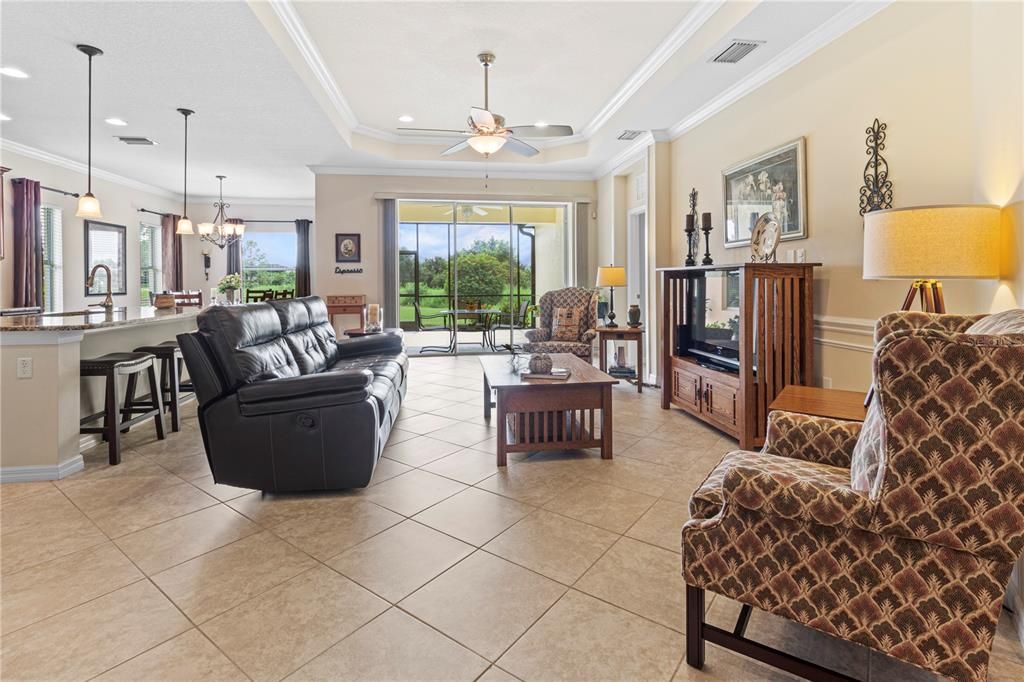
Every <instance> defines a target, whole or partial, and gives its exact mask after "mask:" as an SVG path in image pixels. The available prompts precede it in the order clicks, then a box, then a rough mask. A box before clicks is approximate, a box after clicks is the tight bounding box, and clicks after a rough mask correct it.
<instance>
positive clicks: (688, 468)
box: [0, 357, 1024, 681]
mask: <svg viewBox="0 0 1024 682" xmlns="http://www.w3.org/2000/svg"><path fill="white" fill-rule="evenodd" d="M411 372H412V378H411V382H410V389H409V395H408V398H407V401H406V404H405V406H404V407H403V409H402V416H401V421H400V423H399V424H398V428H397V429H396V430H395V431H394V432H393V434H392V436H391V440H390V443H389V445H388V448H387V449H386V450H385V452H384V459H382V460H381V461H380V464H379V465H378V467H377V470H376V474H375V477H374V480H373V483H372V485H371V486H370V487H368V488H366V489H364V490H358V491H350V492H347V493H338V494H319V495H303V496H277V497H275V496H263V495H262V494H261V493H259V492H252V491H249V490H242V489H238V488H231V487H228V486H224V485H217V484H215V483H214V482H213V480H212V478H211V476H210V473H209V469H208V467H207V464H206V456H205V454H204V453H203V450H202V444H201V441H200V438H199V433H198V429H197V424H196V418H195V410H194V407H192V408H190V409H189V410H188V417H187V418H186V419H185V426H184V429H183V431H182V432H181V433H178V434H173V435H171V436H170V437H169V438H168V439H167V440H166V441H163V442H160V441H156V440H155V436H154V434H153V431H152V428H151V427H147V428H137V429H134V430H133V431H132V433H130V434H129V435H128V437H127V446H128V449H127V451H126V453H125V455H124V462H123V463H122V464H121V465H120V466H117V467H109V466H107V464H106V461H105V458H106V455H105V450H104V449H103V448H98V449H96V450H94V451H92V452H90V453H88V455H87V468H86V471H84V472H82V473H80V474H77V475H75V476H73V477H71V478H68V479H65V480H63V481H57V482H55V483H49V482H41V483H21V484H6V485H3V486H0V514H2V524H0V531H2V536H0V552H2V559H0V571H2V572H0V578H2V581H0V582H2V595H0V646H2V650H0V656H2V660H0V663H2V669H0V676H2V677H3V679H5V680H65V679H67V680H78V679H81V680H85V679H91V678H97V677H98V678H101V679H104V680H143V679H144V680H174V681H184V680H189V681H191V680H200V679H215V680H236V679H237V680H244V679H252V680H278V679H283V678H289V679H298V680H514V679H522V680H588V681H593V680H673V679H674V680H709V681H710V680H776V679H789V678H788V676H786V675H783V674H780V673H777V672H775V671H773V670H771V669H768V668H765V667H762V666H760V665H759V664H757V663H754V662H752V661H749V660H747V659H745V658H742V657H740V656H737V655H734V654H732V653H729V652H727V651H724V650H721V649H718V648H716V647H714V646H710V645H709V647H708V654H707V665H706V667H705V669H704V670H703V671H696V670H693V669H691V668H689V667H687V666H686V665H685V663H681V659H682V655H683V624H684V622H685V621H684V614H683V598H682V583H681V580H680V577H679V528H680V526H681V525H682V523H683V522H684V521H685V519H686V518H687V511H686V500H687V499H688V497H689V495H690V493H691V491H692V490H693V489H694V488H695V487H696V486H697V485H698V484H699V483H700V481H701V480H702V479H703V477H704V475H705V474H706V472H707V471H708V470H709V469H710V468H711V467H712V466H714V464H715V463H717V461H718V460H719V459H720V457H721V456H722V454H724V453H725V452H726V451H727V450H729V449H731V448H732V447H734V443H733V442H732V441H730V440H729V439H727V438H724V437H722V436H720V435H719V434H717V433H716V432H714V431H711V430H709V429H707V428H705V427H703V426H701V425H700V424H698V423H696V422H694V421H692V420H691V419H689V418H687V417H685V416H683V415H682V414H680V413H678V412H666V411H663V410H661V409H660V407H659V397H658V394H657V392H656V391H654V390H650V391H647V392H645V393H644V394H643V395H642V396H641V395H637V393H636V392H635V389H634V388H633V387H629V386H620V387H617V388H616V389H615V401H616V406H615V428H616V433H615V459H613V460H611V461H603V460H601V459H600V458H599V457H598V455H597V454H596V453H594V452H573V453H555V454H552V453H547V454H537V455H534V456H531V457H526V456H523V455H516V456H513V457H511V459H510V464H509V467H508V468H507V470H506V471H500V472H499V471H497V470H496V468H495V465H494V454H493V453H494V433H493V430H492V429H491V428H490V426H489V425H488V423H487V422H486V421H485V420H484V419H483V409H482V400H483V398H482V394H481V390H480V389H481V377H480V369H479V364H478V362H477V360H476V359H475V358H472V357H461V358H451V357H435V358H416V359H414V360H413V361H412V368H411ZM710 597H711V596H710V595H709V600H708V605H707V608H708V619H709V620H710V621H711V622H714V623H717V624H721V625H726V624H728V625H730V627H731V621H733V620H734V619H735V616H736V613H737V611H738V605H737V604H736V603H735V602H731V601H730V600H728V599H724V598H720V597H716V598H710ZM748 632H749V633H750V635H751V636H752V637H754V638H756V639H758V640H760V641H763V642H765V643H768V644H771V645H773V646H777V647H780V648H782V649H785V650H788V651H791V652H794V653H797V654H799V655H802V656H805V657H810V658H812V659H814V660H817V661H819V662H823V663H827V664H828V665H830V666H833V667H838V668H840V669H841V670H843V671H845V672H847V673H848V674H850V675H852V676H854V677H856V678H859V679H863V680H867V679H871V680H928V679H935V678H934V677H933V676H931V675H928V674H925V673H923V672H921V671H919V670H916V669H914V668H910V667H907V666H905V665H902V664H900V663H898V662H896V661H893V660H892V659H888V658H886V657H884V656H880V655H876V654H873V653H870V652H868V651H867V650H866V649H862V648H860V647H857V646H853V645H849V644H846V643H843V642H840V641H837V640H833V639H831V638H829V637H827V636H824V635H820V634H818V633H815V632H812V631H810V630H807V629H806V628H803V627H801V626H798V625H796V624H794V623H790V622H787V621H783V620H781V619H778V618H774V617H772V616H769V615H766V614H763V613H755V615H754V617H753V618H752V620H751V624H750V627H749V630H748ZM995 650H996V655H995V657H994V659H993V667H992V672H991V676H990V677H991V679H993V680H1021V679H1024V653H1022V650H1021V647H1020V646H1019V644H1018V643H1017V642H1016V641H1015V640H1014V638H1013V634H1012V628H1011V624H1010V621H1009V618H1008V617H1004V620H1003V622H1002V624H1001V627H1000V631H999V634H998V638H997V641H996V644H995Z"/></svg>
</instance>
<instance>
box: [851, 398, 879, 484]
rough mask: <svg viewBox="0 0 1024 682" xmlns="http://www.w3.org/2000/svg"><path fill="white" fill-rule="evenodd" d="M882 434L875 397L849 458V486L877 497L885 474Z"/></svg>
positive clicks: (877, 401) (877, 403)
mask: <svg viewBox="0 0 1024 682" xmlns="http://www.w3.org/2000/svg"><path fill="white" fill-rule="evenodd" d="M884 436H885V420H884V419H883V417H882V408H881V407H880V406H879V400H878V399H877V398H876V399H875V400H872V401H871V406H870V407H868V414H867V416H866V417H865V418H864V426H862V427H861V429H860V434H859V435H858V436H857V444H856V445H854V446H853V456H852V457H851V458H850V487H851V488H853V489H854V490H856V491H857V492H861V493H868V494H870V495H871V497H872V498H876V497H878V494H879V493H880V492H881V491H882V479H883V478H884V476H885V442H884Z"/></svg>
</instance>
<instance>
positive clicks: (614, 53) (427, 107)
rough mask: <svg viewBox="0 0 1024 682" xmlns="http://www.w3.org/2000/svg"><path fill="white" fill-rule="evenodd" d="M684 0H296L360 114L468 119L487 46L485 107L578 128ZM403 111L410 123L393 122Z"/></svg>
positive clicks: (444, 123) (423, 121) (679, 13)
mask: <svg viewBox="0 0 1024 682" xmlns="http://www.w3.org/2000/svg"><path fill="white" fill-rule="evenodd" d="M692 7H693V3H688V2H633V3H629V4H628V7H627V6H626V3H622V2H571V3H570V2H521V3H508V2H504V3H497V2H491V3H424V2H397V3H392V2H345V3H340V2H333V3H329V2H323V3H313V2H303V3H295V8H296V10H297V12H298V15H299V18H300V19H301V20H302V23H303V24H304V25H305V26H306V29H307V31H308V33H309V36H310V38H311V39H312V40H313V42H314V43H315V44H316V46H317V47H318V48H319V51H320V54H321V56H322V58H323V61H324V63H325V64H326V65H327V67H328V69H330V71H331V74H332V75H333V76H334V79H335V81H336V83H337V85H338V87H339V88H340V89H341V92H343V93H344V95H345V98H346V99H347V100H348V102H349V104H350V106H351V107H352V109H353V111H354V113H355V115H356V117H357V118H358V120H359V122H360V123H361V124H363V125H366V126H369V127H371V128H376V129H378V130H384V131H390V132H394V131H395V128H396V127H397V126H400V125H415V126H423V127H430V128H457V129H461V128H464V127H465V122H466V116H467V115H468V113H469V107H470V106H483V69H482V68H481V67H480V64H479V63H478V61H477V59H476V55H477V54H478V53H480V52H481V51H483V50H488V51H490V52H493V53H494V54H495V55H496V56H497V60H496V62H495V64H494V66H493V68H492V69H491V83H490V91H491V99H490V104H491V110H492V111H495V112H499V113H501V114H503V115H504V116H505V118H506V120H507V121H508V123H509V124H510V125H531V124H533V123H534V122H535V121H537V120H545V121H547V122H549V123H560V124H569V125H572V126H573V127H574V128H576V129H577V130H581V129H582V128H583V127H584V126H585V125H586V124H587V123H589V122H590V120H591V119H592V118H593V117H594V115H595V114H596V113H597V112H598V111H599V110H600V109H601V107H602V106H603V105H604V104H605V103H606V102H607V101H608V100H609V99H610V98H611V97H612V95H614V93H615V90H616V89H617V88H618V87H619V86H620V85H621V84H622V83H623V82H624V81H625V80H626V79H627V78H628V77H629V75H630V74H631V73H632V72H633V71H634V70H635V69H636V67H637V66H638V65H639V64H640V63H641V62H642V61H643V60H644V58H646V57H647V55H648V54H650V52H651V50H652V49H653V48H654V47H655V46H656V45H658V43H660V42H661V41H662V40H663V39H664V38H665V36H666V35H667V34H668V33H669V32H670V31H671V30H672V28H673V27H674V26H675V25H676V24H678V23H679V22H680V21H681V20H682V18H683V17H684V16H686V14H687V12H689V11H690V9H692ZM402 114H410V115H412V116H414V117H415V118H416V122H415V123H414V124H403V123H399V122H398V117H399V116H400V115H402Z"/></svg>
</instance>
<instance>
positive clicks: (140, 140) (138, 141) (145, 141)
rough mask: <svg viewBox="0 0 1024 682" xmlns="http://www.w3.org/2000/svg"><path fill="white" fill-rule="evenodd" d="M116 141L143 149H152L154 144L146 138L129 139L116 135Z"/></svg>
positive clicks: (128, 137)
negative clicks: (139, 146)
mask: <svg viewBox="0 0 1024 682" xmlns="http://www.w3.org/2000/svg"><path fill="white" fill-rule="evenodd" d="M117 139H119V140H121V142H124V143H125V144H140V145H142V146H144V147H152V146H153V145H155V144H156V142H154V141H153V140H151V139H149V138H148V137H131V136H121V135H118V136H117Z"/></svg>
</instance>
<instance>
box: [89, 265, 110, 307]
mask: <svg viewBox="0 0 1024 682" xmlns="http://www.w3.org/2000/svg"><path fill="white" fill-rule="evenodd" d="M100 268H103V269H104V270H106V271H107V297H106V298H105V299H103V303H101V304H100V305H101V306H103V307H104V308H106V309H107V310H113V309H114V298H113V297H112V296H111V295H110V287H111V286H113V280H114V278H113V277H112V276H111V274H110V268H109V267H108V266H106V265H104V264H103V263H97V264H96V265H94V266H92V270H90V271H89V279H87V280H85V286H86V287H88V288H90V289H91V288H92V287H93V284H94V283H95V281H96V271H97V270H99V269H100Z"/></svg>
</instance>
